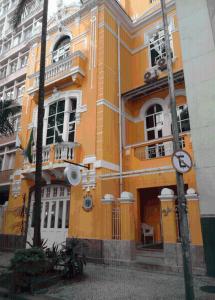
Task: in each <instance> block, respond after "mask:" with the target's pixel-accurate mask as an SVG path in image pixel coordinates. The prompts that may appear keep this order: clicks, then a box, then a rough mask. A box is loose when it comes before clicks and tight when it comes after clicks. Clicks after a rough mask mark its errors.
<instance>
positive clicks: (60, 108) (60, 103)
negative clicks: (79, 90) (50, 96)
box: [57, 100, 65, 112]
mask: <svg viewBox="0 0 215 300" xmlns="http://www.w3.org/2000/svg"><path fill="white" fill-rule="evenodd" d="M64 107H65V101H64V100H63V101H59V102H58V107H57V112H62V111H64Z"/></svg>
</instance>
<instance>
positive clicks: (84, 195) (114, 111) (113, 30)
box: [3, 0, 204, 269]
mask: <svg viewBox="0 0 215 300" xmlns="http://www.w3.org/2000/svg"><path fill="white" fill-rule="evenodd" d="M167 7H168V21H169V32H170V39H171V47H172V57H173V68H174V78H175V84H176V99H177V107H178V125H179V128H180V135H181V146H182V147H183V148H184V149H185V150H186V151H187V152H189V153H190V155H191V156H192V157H193V153H192V142H191V132H190V124H189V112H188V106H187V100H186V89H185V84H184V75H183V65H182V57H181V49H180V40H179V31H178V24H177V17H176V8H175V3H174V1H167ZM39 58H40V41H39V39H36V38H35V41H34V44H33V46H32V48H31V50H30V54H29V65H28V76H27V80H26V86H25V95H24V97H23V106H22V118H21V132H20V133H19V137H20V141H21V144H22V147H23V148H26V147H27V145H28V142H29V139H30V137H31V134H33V137H34V140H35V136H36V134H35V133H36V129H37V126H40V124H38V125H37V122H36V120H37V101H38V76H39V73H38V72H39ZM46 66H47V67H46V85H45V90H46V95H45V112H44V134H43V181H44V187H43V196H42V212H41V214H42V215H41V217H42V224H41V232H42V238H44V239H48V243H49V245H51V244H52V243H53V242H57V243H61V242H64V241H65V240H66V239H67V238H71V237H77V238H79V239H83V240H86V241H87V242H88V244H89V253H88V256H89V257H91V258H94V259H101V260H102V261H103V260H105V261H109V260H120V261H130V260H134V261H135V260H136V261H138V260H141V259H142V260H143V261H144V253H145V248H153V249H154V250H155V249H157V250H158V252H159V255H160V256H159V258H162V260H163V265H166V266H171V267H172V268H175V267H181V266H182V261H181V255H180V232H179V226H178V224H179V220H178V214H177V209H176V206H177V199H176V178H175V171H174V169H173V166H172V162H171V155H172V153H173V145H172V134H171V115H170V99H169V92H168V82H167V70H166V59H165V47H164V32H163V29H162V19H161V10H160V4H159V1H158V0H154V1H153V0H145V1H142V0H122V1H115V0H108V1H102V0H101V1H99V0H97V1H95V0H94V1H92V0H89V1H84V4H83V5H82V6H81V7H78V6H73V7H59V10H58V13H57V14H56V16H55V17H53V18H52V19H51V20H50V21H49V25H48V38H47V61H46ZM33 151H34V152H33V161H32V163H29V161H28V160H27V159H26V158H25V157H24V155H23V151H22V150H17V153H16V170H15V172H14V175H13V181H12V183H11V189H10V199H9V203H8V209H7V211H6V213H5V221H4V228H3V233H4V235H6V236H7V238H8V235H9V237H12V236H14V235H18V236H20V239H21V238H22V236H23V235H26V236H27V239H28V240H30V239H31V238H32V234H33V227H32V207H33V203H34V174H35V150H33ZM66 161H70V162H74V163H76V164H81V165H84V166H86V167H89V170H88V169H87V168H84V167H77V166H76V167H74V166H73V167H71V165H70V164H68V163H67V162H66ZM68 166H70V167H68ZM184 180H185V189H186V194H187V195H186V198H187V208H188V218H189V226H190V240H191V244H192V254H193V265H194V266H195V267H198V268H199V269H201V268H203V266H204V262H203V247H202V235H201V226H200V214H199V201H198V195H197V192H196V181H195V170H194V168H193V169H192V170H191V171H190V172H189V173H187V174H186V175H185V176H184ZM23 204H24V205H26V207H27V209H26V210H27V213H26V214H19V213H17V212H19V211H22V209H21V208H22V207H23ZM14 212H16V213H14ZM26 215H27V216H29V218H28V217H25V216H26ZM25 219H27V222H25V221H26V220H25ZM25 223H27V224H28V225H27V227H26V228H25V225H24V224H25ZM148 253H150V252H148ZM152 259H153V261H154V260H155V258H152Z"/></svg>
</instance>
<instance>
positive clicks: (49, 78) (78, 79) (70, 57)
mask: <svg viewBox="0 0 215 300" xmlns="http://www.w3.org/2000/svg"><path fill="white" fill-rule="evenodd" d="M85 62H86V59H85V56H84V54H83V53H82V52H81V51H76V52H74V53H72V54H71V53H70V52H68V53H67V54H66V55H65V56H64V57H63V58H62V59H60V60H58V61H57V62H53V59H52V55H49V56H48V57H47V59H46V66H47V67H46V73H45V86H46V87H47V88H49V89H51V88H53V87H54V85H55V83H56V82H58V83H66V82H69V81H70V82H71V83H72V84H77V85H79V86H80V85H81V83H82V80H83V78H84V77H85ZM38 68H39V62H38ZM29 79H30V88H29V90H28V92H29V94H33V93H35V92H37V91H38V90H39V70H38V72H36V73H34V74H33V75H31V76H29Z"/></svg>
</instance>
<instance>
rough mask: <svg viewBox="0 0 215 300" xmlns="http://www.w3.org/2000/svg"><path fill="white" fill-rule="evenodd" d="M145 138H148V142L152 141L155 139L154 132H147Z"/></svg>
mask: <svg viewBox="0 0 215 300" xmlns="http://www.w3.org/2000/svg"><path fill="white" fill-rule="evenodd" d="M147 137H148V140H154V139H155V132H154V130H150V131H148V132H147Z"/></svg>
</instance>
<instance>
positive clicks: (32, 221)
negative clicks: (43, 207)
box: [31, 203, 35, 227]
mask: <svg viewBox="0 0 215 300" xmlns="http://www.w3.org/2000/svg"><path fill="white" fill-rule="evenodd" d="M34 205H35V203H33V205H32V206H33V209H32V215H31V227H34Z"/></svg>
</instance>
